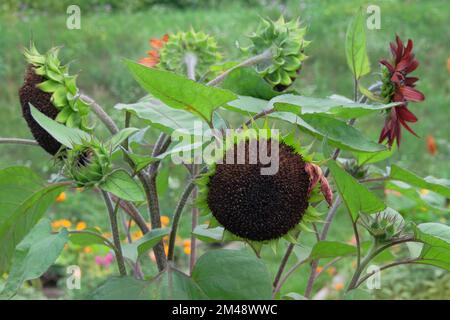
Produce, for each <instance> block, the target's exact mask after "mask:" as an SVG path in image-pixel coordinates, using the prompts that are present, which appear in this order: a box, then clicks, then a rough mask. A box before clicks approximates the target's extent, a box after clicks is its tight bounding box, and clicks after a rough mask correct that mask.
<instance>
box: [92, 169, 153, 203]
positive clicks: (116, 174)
mask: <svg viewBox="0 0 450 320" xmlns="http://www.w3.org/2000/svg"><path fill="white" fill-rule="evenodd" d="M99 187H100V188H101V189H102V190H104V191H107V192H111V193H112V194H114V195H116V196H117V197H119V198H121V199H123V200H127V201H145V194H144V191H143V190H142V188H141V186H140V185H139V184H138V183H137V182H136V181H135V180H134V179H133V178H132V177H131V176H130V174H129V173H128V172H126V171H125V170H121V169H119V170H116V171H113V172H112V173H111V174H110V175H109V176H107V177H106V180H105V181H104V182H102V183H101V184H100V186H99Z"/></svg>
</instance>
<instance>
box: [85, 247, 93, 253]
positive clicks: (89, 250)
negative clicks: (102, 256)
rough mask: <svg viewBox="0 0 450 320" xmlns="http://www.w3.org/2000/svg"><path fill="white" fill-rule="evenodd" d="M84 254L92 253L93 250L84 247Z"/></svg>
mask: <svg viewBox="0 0 450 320" xmlns="http://www.w3.org/2000/svg"><path fill="white" fill-rule="evenodd" d="M83 252H84V253H92V248H91V247H84V248H83Z"/></svg>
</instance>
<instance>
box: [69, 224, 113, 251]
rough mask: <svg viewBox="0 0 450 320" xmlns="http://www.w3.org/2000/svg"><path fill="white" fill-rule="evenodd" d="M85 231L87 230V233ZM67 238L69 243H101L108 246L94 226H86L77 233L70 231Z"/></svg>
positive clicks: (83, 244)
mask: <svg viewBox="0 0 450 320" xmlns="http://www.w3.org/2000/svg"><path fill="white" fill-rule="evenodd" d="M85 231H88V232H89V233H88V232H85ZM93 233H94V234H93ZM95 234H97V235H95ZM69 240H70V242H71V243H73V244H75V245H78V246H82V247H86V246H91V245H94V244H101V245H104V246H108V247H109V244H108V243H107V242H106V241H105V240H103V239H102V234H101V233H100V232H99V231H98V230H97V229H95V228H87V229H84V230H82V231H80V232H79V233H71V234H70V235H69ZM111 249H112V248H111Z"/></svg>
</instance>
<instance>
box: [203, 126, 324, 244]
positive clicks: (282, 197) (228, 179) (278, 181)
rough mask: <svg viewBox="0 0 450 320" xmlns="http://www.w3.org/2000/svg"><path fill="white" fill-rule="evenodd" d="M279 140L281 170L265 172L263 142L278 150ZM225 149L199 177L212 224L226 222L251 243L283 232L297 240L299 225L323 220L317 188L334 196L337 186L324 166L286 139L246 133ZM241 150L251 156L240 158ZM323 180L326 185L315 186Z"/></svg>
mask: <svg viewBox="0 0 450 320" xmlns="http://www.w3.org/2000/svg"><path fill="white" fill-rule="evenodd" d="M275 143H276V144H277V146H278V158H277V160H278V170H277V171H276V173H274V174H268V175H264V174H261V172H262V171H261V169H263V168H265V167H267V164H264V163H262V162H261V160H260V158H261V156H260V154H259V153H260V150H261V147H260V146H261V144H265V145H266V146H265V148H264V147H263V149H265V150H267V154H271V155H272V153H273V152H274V151H273V150H275V149H273V148H274V147H273V146H274V144H275ZM224 150H225V151H224V152H223V153H222V154H221V157H219V159H220V160H221V161H217V163H215V164H213V165H211V166H210V168H209V171H208V173H206V174H205V175H204V176H203V177H202V178H201V179H200V181H199V185H200V198H199V207H200V208H201V209H203V210H202V211H203V212H207V213H209V212H210V213H211V214H212V220H213V221H214V223H210V227H215V226H217V225H221V226H223V228H224V229H225V232H227V233H229V234H231V236H232V237H234V238H235V239H240V240H245V241H247V242H249V243H250V244H252V243H255V242H264V243H268V242H270V241H272V240H278V239H279V238H281V237H285V238H286V239H288V240H290V241H291V240H292V235H293V234H292V232H293V231H299V230H301V229H308V228H307V227H306V225H305V223H307V222H311V221H318V213H317V212H316V211H315V210H314V209H313V208H312V207H311V206H310V200H311V198H312V194H317V193H320V192H322V193H323V194H324V195H325V198H326V200H327V202H331V197H332V193H331V189H330V188H329V185H328V182H327V181H326V179H325V177H324V176H323V174H322V171H321V170H320V168H319V167H318V166H317V165H315V164H312V163H311V162H310V161H309V156H303V155H302V154H301V152H300V150H301V149H300V148H298V147H295V146H292V145H291V144H289V143H288V142H287V140H285V139H279V140H277V139H275V138H273V137H272V138H262V137H260V136H257V137H254V136H253V137H248V136H245V134H244V135H242V136H239V137H238V138H237V139H236V141H234V142H233V143H232V144H231V145H229V146H227V147H225V148H224ZM239 151H240V152H245V153H244V155H245V157H244V156H242V155H239ZM252 154H253V155H255V154H256V155H257V157H255V158H254V159H257V160H256V161H252V160H251V156H250V155H252ZM238 155H239V157H241V158H242V159H244V158H245V161H237V160H238ZM230 159H233V160H234V161H231V163H230V161H229V160H230ZM318 184H320V189H319V188H315V187H316V186H317V185H318ZM316 189H317V190H316Z"/></svg>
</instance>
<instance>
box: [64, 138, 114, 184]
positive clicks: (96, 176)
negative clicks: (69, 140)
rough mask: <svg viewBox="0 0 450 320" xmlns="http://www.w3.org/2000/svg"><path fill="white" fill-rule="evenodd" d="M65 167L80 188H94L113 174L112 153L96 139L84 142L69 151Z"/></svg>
mask: <svg viewBox="0 0 450 320" xmlns="http://www.w3.org/2000/svg"><path fill="white" fill-rule="evenodd" d="M65 167H66V170H67V173H68V175H69V176H70V177H71V178H72V179H73V180H74V181H75V182H76V183H77V185H78V187H89V186H93V185H96V184H99V183H100V182H102V181H103V180H104V178H105V177H106V176H107V175H108V174H109V173H110V172H111V168H112V164H111V156H110V152H109V151H108V150H107V149H106V148H105V146H103V145H102V144H101V143H100V142H99V141H97V140H96V139H94V138H92V139H91V140H90V141H82V143H81V144H76V145H73V148H72V149H70V150H68V151H67V157H66V159H65Z"/></svg>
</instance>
